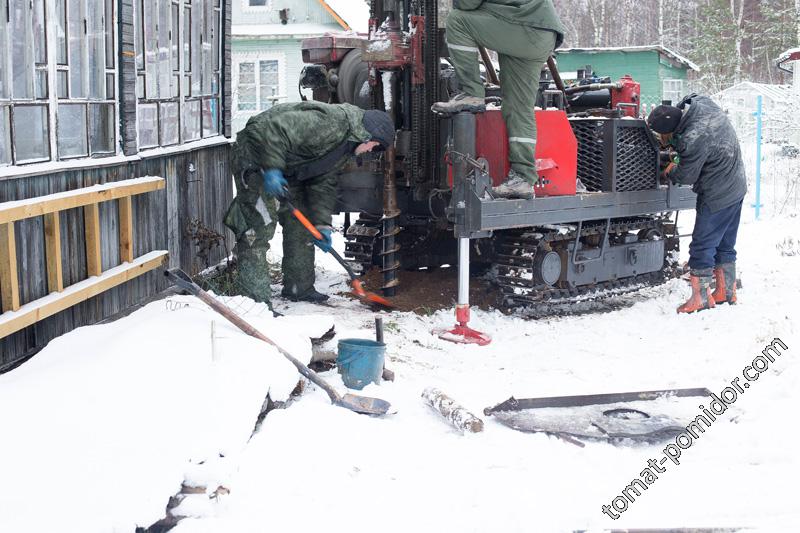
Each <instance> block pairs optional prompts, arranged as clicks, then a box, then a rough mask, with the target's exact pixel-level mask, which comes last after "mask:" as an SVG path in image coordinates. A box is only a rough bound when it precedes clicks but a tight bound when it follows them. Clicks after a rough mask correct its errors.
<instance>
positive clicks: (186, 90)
mask: <svg viewBox="0 0 800 533" xmlns="http://www.w3.org/2000/svg"><path fill="white" fill-rule="evenodd" d="M189 96H192V77H191V76H184V77H183V97H184V98H186V97H189Z"/></svg>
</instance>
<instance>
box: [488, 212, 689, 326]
mask: <svg viewBox="0 0 800 533" xmlns="http://www.w3.org/2000/svg"><path fill="white" fill-rule="evenodd" d="M665 222H668V221H667V220H664V219H651V218H640V219H626V220H623V221H619V222H616V223H612V224H611V227H610V228H609V234H614V233H624V232H630V231H640V230H643V229H661V225H662V224H663V223H665ZM546 231H547V232H546V233H545V232H536V231H535V230H525V231H523V232H515V233H512V234H507V235H505V236H503V238H502V240H501V241H500V243H499V245H500V248H501V249H505V250H508V249H511V250H514V251H519V250H524V251H525V252H527V253H529V254H534V253H535V251H536V250H538V249H540V248H542V247H545V246H547V245H548V244H552V243H557V242H563V241H572V240H575V230H573V231H571V232H567V233H559V232H558V231H555V230H546ZM604 232H605V224H604V223H599V224H593V225H591V226H584V227H583V228H582V229H581V237H589V236H593V235H602V234H604ZM501 257H502V256H501ZM503 259H504V260H501V261H498V262H497V263H496V267H497V270H498V271H501V272H505V275H503V276H498V279H497V283H498V285H499V286H500V288H501V290H502V291H503V293H504V295H503V303H504V304H505V305H506V306H507V307H508V308H509V309H525V311H526V312H527V313H531V314H534V315H553V314H574V313H575V312H576V311H575V310H574V308H575V306H576V304H586V303H588V302H593V301H597V300H602V299H605V298H609V297H612V296H618V295H621V294H627V293H631V292H635V291H638V290H641V289H643V288H645V287H652V286H656V285H660V284H662V283H664V282H666V281H667V280H668V279H671V278H673V277H676V276H677V269H676V265H673V264H671V263H670V262H669V261H667V264H666V265H665V266H664V268H662V269H661V270H659V271H656V272H648V273H645V274H639V275H636V276H630V277H627V278H623V279H615V280H609V281H604V282H599V283H595V284H592V285H583V286H578V287H574V286H570V287H557V286H553V287H551V286H549V285H544V284H542V285H533V283H532V270H531V269H530V268H529V267H527V266H525V265H524V263H526V262H527V263H532V258H530V257H524V256H521V255H513V253H512V254H511V255H510V256H508V255H507V256H505V257H503ZM520 263H523V264H520ZM523 274H525V275H523ZM522 292H524V294H519V293H522ZM585 307H591V306H583V308H581V309H580V310H579V311H577V312H587V311H591V309H584V308H585Z"/></svg>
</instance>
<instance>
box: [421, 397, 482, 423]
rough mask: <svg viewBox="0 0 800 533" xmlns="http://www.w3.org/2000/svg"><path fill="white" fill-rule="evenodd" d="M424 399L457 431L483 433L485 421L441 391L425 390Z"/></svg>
mask: <svg viewBox="0 0 800 533" xmlns="http://www.w3.org/2000/svg"><path fill="white" fill-rule="evenodd" d="M422 398H423V399H424V400H425V401H426V402H427V403H428V405H430V406H431V407H433V408H434V409H435V410H436V411H437V412H438V413H439V414H440V415H442V416H443V417H444V418H445V420H447V421H448V422H450V424H452V425H453V426H454V427H455V428H456V429H460V430H461V431H469V432H471V433H480V432H481V431H483V420H481V419H480V418H478V417H477V416H475V415H473V414H472V413H470V412H469V411H467V410H466V409H465V408H464V407H462V406H460V405H458V404H457V403H456V402H455V400H453V399H452V398H450V397H449V396H447V395H446V394H445V393H443V392H442V391H440V390H439V389H435V388H428V389H425V391H424V392H423V393H422Z"/></svg>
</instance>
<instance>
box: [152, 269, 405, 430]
mask: <svg viewBox="0 0 800 533" xmlns="http://www.w3.org/2000/svg"><path fill="white" fill-rule="evenodd" d="M164 274H165V275H166V276H167V278H169V280H170V281H172V283H174V284H175V285H177V286H178V287H180V288H181V289H183V290H185V291H187V292H188V293H189V294H191V295H192V296H196V297H197V298H199V299H200V300H201V301H202V302H203V303H205V304H206V305H208V306H209V307H211V309H213V310H214V311H216V312H217V313H219V314H221V315H222V316H224V317H225V318H227V319H228V320H229V321H230V322H231V323H233V325H234V326H236V327H238V328H239V329H240V330H242V331H243V332H245V333H247V334H248V335H250V336H251V337H255V338H257V339H260V340H262V341H264V342H266V343H267V344H270V345H272V346H273V347H275V349H277V350H278V351H279V352H280V353H281V355H283V356H284V357H285V358H286V359H288V360H289V361H290V362H291V363H292V364H293V365H294V366H295V368H297V371H298V372H300V373H301V374H302V375H303V376H305V377H306V378H308V379H309V380H310V381H311V382H312V383H314V384H315V385H317V386H318V387H320V388H321V389H322V390H324V391H325V392H326V393H327V394H328V397H329V398H330V399H331V403H333V404H334V405H338V406H339V407H344V408H345V409H350V410H351V411H353V412H356V413H361V414H364V415H379V416H380V415H385V414H386V413H388V412H389V408H390V407H391V404H389V402H387V401H386V400H381V399H379V398H370V397H368V396H357V395H355V394H345V395H344V396H342V395H340V394H339V393H338V392H336V389H334V388H333V387H332V386H331V385H330V384H329V383H328V382H326V381H325V380H324V379H322V378H321V377H319V374H317V373H316V372H314V371H313V370H311V369H310V368H308V367H307V366H306V365H304V364H303V363H301V362H300V361H299V360H298V359H297V358H295V357H294V356H293V355H292V354H290V353H289V352H287V351H286V350H284V349H283V348H281V347H280V346H278V344H276V343H275V341H273V340H271V339H270V338H269V337H267V336H266V335H264V334H263V333H261V332H260V331H258V330H257V329H256V328H254V327H253V326H251V325H250V324H249V323H247V321H245V320H244V319H243V318H241V317H240V316H239V315H237V314H236V313H235V312H234V311H233V309H231V308H230V307H228V306H227V305H225V304H223V303H221V302H219V301H218V300H216V299H214V298H213V297H212V296H211V295H210V294H208V293H207V292H206V291H204V290H203V289H201V288H200V287H199V286H198V285H197V284H196V283H195V282H194V281H192V279H191V278H190V277H189V276H188V275H187V274H186V272H184V271H183V270H180V269H178V268H176V269H172V270H167V271H166V272H165V273H164Z"/></svg>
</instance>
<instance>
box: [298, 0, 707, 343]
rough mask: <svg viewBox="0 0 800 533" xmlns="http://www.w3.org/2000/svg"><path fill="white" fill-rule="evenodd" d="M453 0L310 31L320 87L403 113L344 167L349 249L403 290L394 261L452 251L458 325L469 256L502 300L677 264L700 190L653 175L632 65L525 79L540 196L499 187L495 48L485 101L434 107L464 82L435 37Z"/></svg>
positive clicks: (337, 97) (383, 7)
mask: <svg viewBox="0 0 800 533" xmlns="http://www.w3.org/2000/svg"><path fill="white" fill-rule="evenodd" d="M449 5H450V2H449V0H438V1H437V0H372V1H371V3H370V24H369V27H370V29H369V33H368V34H366V35H365V34H354V33H347V34H331V35H326V36H324V37H319V38H313V39H306V40H305V41H304V42H303V59H304V61H305V62H306V63H308V65H307V66H306V67H305V69H304V72H303V76H302V80H301V86H302V87H304V88H308V89H312V91H313V95H314V96H313V97H314V99H316V100H322V101H327V102H346V103H351V104H354V105H358V106H361V107H363V108H375V109H385V110H386V111H388V112H389V113H391V114H392V116H393V117H394V120H395V125H396V126H397V133H398V136H397V143H396V147H395V149H394V150H389V151H387V152H386V153H384V154H383V155H382V156H380V157H377V158H374V159H370V160H365V161H363V162H360V163H359V164H354V165H353V166H351V167H348V168H347V169H346V170H345V171H344V172H343V174H342V175H341V177H340V188H339V209H340V210H341V211H342V212H346V213H350V212H358V213H360V216H359V218H358V220H356V221H354V222H353V223H352V224H349V223H348V228H347V248H346V253H347V257H348V258H349V259H351V260H352V261H353V262H355V263H358V264H360V265H362V266H363V267H367V268H368V267H371V266H373V265H377V266H379V267H380V269H381V271H382V272H383V276H384V286H383V291H384V293H385V294H386V295H387V296H391V295H393V294H394V293H395V291H397V290H400V289H399V288H398V285H399V280H398V270H400V269H418V268H421V267H438V266H440V265H444V264H456V263H457V264H458V265H459V269H460V276H459V282H460V289H459V307H458V310H457V314H458V315H459V316H458V319H459V320H458V321H459V323H462V324H463V325H464V326H466V321H467V320H468V305H467V302H466V295H467V291H466V285H467V283H468V280H469V262H470V259H471V260H472V262H473V263H480V264H482V265H484V266H486V267H487V270H489V271H490V272H491V273H492V276H493V279H494V281H495V282H496V284H497V287H498V291H502V295H503V298H502V299H503V302H504V304H505V305H507V306H509V307H525V308H533V309H536V310H538V312H546V310H548V309H554V308H556V307H558V306H560V305H562V304H570V303H572V302H574V301H575V300H576V299H585V298H587V297H588V296H589V295H592V296H591V297H596V296H597V295H602V294H604V293H608V292H609V291H611V292H613V293H614V294H618V293H619V292H621V291H625V290H634V289H637V288H640V287H642V286H644V285H652V284H657V283H661V282H663V281H664V280H665V279H666V278H668V277H669V276H671V275H673V273H674V270H675V269H674V268H673V267H674V266H675V265H674V261H673V260H672V257H673V255H674V254H671V253H670V252H674V251H676V250H677V249H678V245H679V240H678V235H677V213H678V212H679V211H680V210H683V209H693V208H694V206H695V195H694V194H693V193H692V192H691V190H690V189H689V188H686V187H678V186H674V185H671V184H662V183H661V182H660V170H661V161H660V151H659V146H658V143H657V142H656V140H655V137H654V136H653V134H652V132H651V131H650V130H649V128H648V127H647V124H646V122H645V121H644V120H643V119H642V118H640V107H639V93H640V90H639V84H638V83H637V82H636V81H635V80H633V79H631V78H630V77H629V76H626V77H624V78H623V79H621V80H618V81H612V80H609V79H605V80H596V79H592V80H586V81H582V82H580V83H577V84H574V85H570V86H567V87H565V86H564V85H563V83H561V80H560V77H559V75H558V72H557V69H556V67H555V62H554V61H552V60H551V61H550V62H548V65H549V69H548V70H545V71H543V75H542V78H541V79H540V80H535V79H532V80H531V83H533V84H536V83H538V84H539V87H540V91H539V99H538V102H537V108H536V109H531V113H535V114H536V120H537V130H538V139H537V141H538V142H537V145H536V158H537V167H538V168H539V174H540V182H539V185H538V186H537V188H536V198H535V199H533V200H501V199H494V198H492V197H491V194H490V188H491V186H492V185H496V184H499V183H500V182H502V180H503V179H504V177H505V176H506V174H507V172H508V168H509V163H508V137H507V134H506V128H505V123H504V121H503V119H502V116H501V112H500V108H501V106H502V87H499V86H497V85H496V82H497V77H496V71H495V67H494V65H493V64H492V62H491V61H490V59H489V55H488V53H484V54H482V57H483V63H484V72H485V74H486V81H487V85H488V89H487V101H488V102H489V104H490V105H489V106H488V108H487V111H486V112H485V113H480V114H476V115H473V114H466V113H461V114H458V115H455V116H452V117H439V116H436V115H435V114H433V113H432V112H431V110H430V109H431V105H432V104H433V103H434V102H437V101H441V100H447V99H448V98H449V97H450V96H451V95H452V94H454V93H455V92H456V89H457V85H456V83H457V82H456V79H455V73H454V70H453V68H452V66H450V64H449V62H448V52H447V45H446V42H445V38H444V36H445V32H446V28H445V21H446V14H447V12H448V11H449V9H450V8H449V7H448V6H449ZM492 81H494V82H495V84H493V83H492ZM454 237H455V238H454ZM464 331H466V330H464ZM464 331H462V333H463V332H464ZM484 340H485V339H484ZM475 342H482V340H481V339H480V338H478V339H476V340H475Z"/></svg>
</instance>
